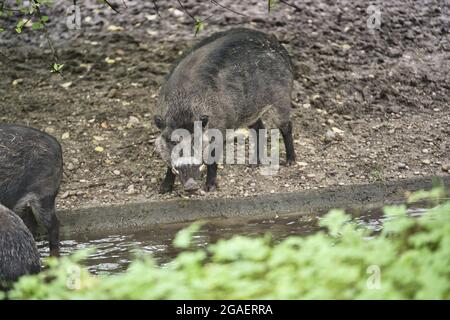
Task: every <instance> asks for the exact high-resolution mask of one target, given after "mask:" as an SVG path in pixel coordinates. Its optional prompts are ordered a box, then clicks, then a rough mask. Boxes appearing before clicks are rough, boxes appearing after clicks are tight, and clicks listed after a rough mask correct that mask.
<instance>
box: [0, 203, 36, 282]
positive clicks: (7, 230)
mask: <svg viewBox="0 0 450 320" xmlns="http://www.w3.org/2000/svg"><path fill="white" fill-rule="evenodd" d="M40 269H41V265H40V258H39V253H38V250H37V248H36V243H35V242H34V239H33V236H32V235H31V233H30V231H29V230H28V229H27V227H26V226H25V224H24V223H23V222H22V220H21V219H20V218H19V217H18V216H17V215H16V214H15V213H13V212H12V211H10V210H8V209H7V208H6V207H4V206H2V205H0V288H2V287H3V289H5V288H7V287H8V284H9V283H11V282H14V281H16V280H17V279H18V278H19V277H20V276H23V275H26V274H35V273H38V272H39V271H40Z"/></svg>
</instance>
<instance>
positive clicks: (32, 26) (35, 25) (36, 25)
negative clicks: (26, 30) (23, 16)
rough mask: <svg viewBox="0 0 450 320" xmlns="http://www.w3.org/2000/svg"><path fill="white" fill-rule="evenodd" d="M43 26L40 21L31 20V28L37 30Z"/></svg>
mask: <svg viewBox="0 0 450 320" xmlns="http://www.w3.org/2000/svg"><path fill="white" fill-rule="evenodd" d="M42 28H44V25H43V24H42V23H41V22H33V24H32V25H31V29H33V30H39V29H42Z"/></svg>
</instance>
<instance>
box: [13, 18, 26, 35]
mask: <svg viewBox="0 0 450 320" xmlns="http://www.w3.org/2000/svg"><path fill="white" fill-rule="evenodd" d="M28 21H29V20H25V19H22V20H20V21H19V22H18V23H17V27H16V32H17V33H22V29H23V27H24V26H25V24H26V23H27V22H28Z"/></svg>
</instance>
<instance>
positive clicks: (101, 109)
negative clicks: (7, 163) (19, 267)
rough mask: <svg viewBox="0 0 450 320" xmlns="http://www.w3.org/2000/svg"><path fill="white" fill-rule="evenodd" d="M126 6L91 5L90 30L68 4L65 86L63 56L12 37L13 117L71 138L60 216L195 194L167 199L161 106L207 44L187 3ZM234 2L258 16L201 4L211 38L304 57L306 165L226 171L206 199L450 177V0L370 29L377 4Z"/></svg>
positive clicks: (300, 117) (1, 89)
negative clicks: (176, 73)
mask: <svg viewBox="0 0 450 320" xmlns="http://www.w3.org/2000/svg"><path fill="white" fill-rule="evenodd" d="M117 3H118V4H119V5H121V1H117ZM126 3H127V6H128V8H120V12H121V14H117V13H114V12H113V11H112V10H111V9H103V8H104V7H103V6H102V5H101V4H99V3H98V2H97V1H84V2H82V3H81V12H82V17H83V19H82V29H81V30H68V29H67V26H66V24H65V19H66V17H65V10H66V8H67V5H68V4H67V2H65V1H57V3H56V6H55V8H54V9H53V11H54V12H53V14H54V15H52V16H53V17H54V19H53V21H52V22H51V24H50V36H51V38H52V39H54V41H55V45H56V47H57V49H58V53H59V55H60V57H61V61H62V62H64V63H65V64H66V65H65V68H64V74H63V78H61V77H60V76H59V75H52V74H50V73H49V67H48V64H49V62H50V61H51V58H50V57H51V55H50V51H49V50H48V48H47V44H46V42H45V39H44V38H43V37H36V36H35V35H34V33H35V32H37V31H31V30H25V31H24V33H23V34H21V35H20V36H17V35H14V34H13V33H10V32H4V33H2V34H0V44H1V49H0V50H1V52H2V53H3V54H4V55H6V56H7V57H8V58H6V57H5V56H4V55H2V56H0V70H1V75H0V121H2V122H10V123H22V124H26V125H30V126H33V127H37V128H40V129H43V130H46V131H47V132H49V133H51V134H53V135H54V136H56V137H57V138H58V139H59V140H60V142H61V143H62V146H63V149H64V157H65V176H64V181H63V185H62V188H61V192H60V196H59V199H58V205H59V207H60V208H76V207H82V206H98V205H104V204H121V203H127V202H139V201H144V200H145V201H147V200H155V201H156V200H161V199H169V198H177V197H180V196H182V195H181V194H180V193H179V192H174V193H173V194H170V195H159V194H158V188H159V183H160V181H161V179H162V177H163V174H164V170H165V169H164V164H163V163H162V161H161V160H160V159H159V158H158V156H157V155H156V154H155V153H154V140H155V137H156V136H157V130H156V127H155V126H154V124H153V122H152V110H153V108H154V105H155V101H156V98H157V91H158V88H159V86H160V84H161V83H162V81H163V78H164V75H165V74H166V73H167V72H168V70H169V68H170V65H171V63H172V62H173V61H174V60H175V59H176V58H177V57H178V56H179V55H180V54H181V53H182V52H183V51H184V50H186V49H187V48H188V47H189V46H190V45H192V44H193V43H195V41H197V39H196V38H194V36H193V26H192V20H190V18H189V17H188V16H187V15H185V14H183V13H182V12H181V11H179V10H178V9H179V8H178V5H177V2H176V1H164V2H161V3H160V5H159V12H160V16H158V15H157V14H156V12H155V9H154V7H153V3H152V1H126ZM158 3H159V2H158ZM220 3H221V4H223V5H225V6H228V7H230V8H233V9H234V10H236V11H238V12H241V13H243V14H245V15H246V16H241V15H237V14H234V13H232V12H229V11H226V10H224V9H221V8H220V7H217V6H215V5H214V4H212V3H211V2H209V1H202V2H200V1H187V4H186V8H187V9H188V10H190V11H191V12H192V14H194V15H196V16H199V17H202V18H206V17H208V16H210V15H213V16H212V17H211V18H210V19H208V20H207V22H206V28H205V30H203V31H202V32H201V33H200V34H199V35H198V36H197V37H198V38H202V37H204V36H206V35H209V34H211V33H214V32H215V31H219V30H224V29H227V28H232V27H238V26H245V27H250V28H255V29H259V30H263V31H266V32H272V33H274V34H276V36H277V37H278V38H279V39H280V41H282V43H283V44H284V45H285V47H286V48H287V49H288V51H289V53H290V55H291V57H292V61H293V63H294V66H295V70H296V82H295V92H294V97H293V98H294V107H295V109H294V113H293V122H294V134H295V136H294V138H295V146H296V149H297V155H298V164H297V165H296V166H293V167H282V168H281V169H280V172H279V174H278V175H275V176H271V177H266V176H262V175H260V173H259V169H258V168H251V167H247V166H239V165H234V166H231V165H230V166H227V165H225V166H224V168H223V169H222V170H220V171H219V176H218V184H219V189H218V190H217V191H216V192H214V193H206V194H200V195H196V196H192V197H193V198H201V199H211V198H229V197H232V198H235V197H252V196H255V195H262V194H268V193H278V192H281V193H284V192H294V191H302V190H308V189H320V188H324V187H329V186H336V185H352V184H365V183H369V182H374V181H379V182H385V181H392V180H398V179H406V178H414V177H421V176H430V175H441V176H442V175H448V171H447V170H448V165H449V162H450V73H449V71H450V36H449V14H448V13H449V12H450V5H449V3H448V2H445V1H444V2H443V1H429V3H428V2H427V3H425V2H424V3H422V2H417V3H415V4H412V3H411V4H410V3H405V2H404V1H401V0H395V1H380V2H379V4H378V5H379V7H380V9H381V19H382V20H381V21H382V23H381V28H380V29H379V30H375V31H374V32H371V31H370V29H369V28H368V27H367V19H368V17H369V15H368V14H367V13H366V8H367V7H368V6H369V4H371V1H357V2H356V3H355V2H354V1H347V0H342V1H331V0H329V1H324V0H322V1H296V3H297V5H298V6H299V7H300V8H301V9H302V10H301V11H297V10H295V9H293V8H291V7H288V6H282V5H280V6H278V7H277V8H276V9H275V11H274V12H272V13H271V14H270V15H268V14H267V8H266V4H267V1H242V2H238V1H229V0H227V1H225V0H223V1H221V2H220ZM18 79H19V80H18ZM20 79H21V80H20ZM266 125H267V126H268V127H270V119H268V120H267V121H266ZM333 128H334V129H333ZM333 130H334V133H331V132H333ZM327 132H328V133H327ZM97 147H101V148H97ZM96 150H97V151H96ZM101 150H103V151H102V152H99V151H101ZM283 157H284V155H282V158H281V159H284V158H283ZM178 190H180V187H178V188H177V191H178Z"/></svg>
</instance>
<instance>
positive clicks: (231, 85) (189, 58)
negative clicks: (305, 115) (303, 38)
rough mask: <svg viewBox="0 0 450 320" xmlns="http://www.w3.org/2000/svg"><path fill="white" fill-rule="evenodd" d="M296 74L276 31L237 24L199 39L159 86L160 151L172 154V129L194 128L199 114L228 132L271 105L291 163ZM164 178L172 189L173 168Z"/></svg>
mask: <svg viewBox="0 0 450 320" xmlns="http://www.w3.org/2000/svg"><path fill="white" fill-rule="evenodd" d="M293 78H294V75H293V70H292V63H291V61H290V58H289V55H288V53H287V51H286V49H285V48H284V47H283V46H282V45H281V44H280V43H279V42H278V40H277V39H276V37H274V36H272V35H268V34H265V33H263V32H260V31H256V30H251V29H244V28H238V29H231V30H228V31H225V32H219V33H216V34H214V35H212V36H210V37H208V38H206V39H204V40H202V41H200V42H199V43H197V44H196V45H194V46H193V47H192V48H191V49H190V50H188V51H187V52H186V53H185V54H184V55H183V56H182V57H181V58H180V59H179V60H178V61H177V62H176V63H175V64H174V67H173V68H172V70H171V72H170V73H169V75H168V77H167V78H166V82H165V83H164V84H163V85H162V87H161V90H160V92H159V96H158V102H157V104H156V108H155V119H159V120H158V124H157V125H158V127H159V128H160V129H161V130H162V132H161V136H160V137H159V138H158V139H157V143H156V146H157V149H158V151H159V153H160V154H161V156H162V157H163V159H164V160H165V161H168V160H170V159H169V155H170V154H171V150H172V149H173V144H172V143H171V141H170V138H171V135H172V132H173V131H174V130H175V129H181V128H182V129H188V130H189V131H191V128H193V123H194V122H195V121H199V120H200V119H205V118H207V119H208V121H207V124H206V125H204V126H203V127H204V128H205V129H212V128H213V129H218V130H220V131H221V132H222V134H225V132H226V129H237V128H242V127H250V126H253V125H255V124H256V123H261V125H260V126H262V122H261V117H262V116H263V115H264V113H265V112H266V111H267V110H268V109H272V110H273V111H274V117H273V120H274V123H275V125H276V126H277V127H278V128H279V129H280V131H281V133H282V135H283V139H284V141H285V147H286V151H287V152H286V158H287V161H286V163H287V164H292V163H293V162H294V161H295V153H294V147H293V138H292V124H291V121H290V111H291V91H292V84H293ZM162 123H164V125H161V124H162ZM168 166H169V168H170V167H171V164H170V163H168ZM209 169H211V170H209V171H208V173H210V174H209V176H210V178H211V179H209V181H210V182H211V183H215V182H214V181H215V178H214V175H215V173H214V172H215V169H214V166H211V167H210V168H209ZM213 169H214V170H213ZM177 171H178V172H180V170H177ZM207 180H208V179H207ZM165 181H166V182H167V183H166V185H165V186H164V187H162V190H171V189H172V186H173V181H174V177H173V176H172V173H171V171H170V170H168V171H167V174H166V179H165ZM210 187H211V186H210ZM207 189H208V188H207ZM211 189H213V188H209V190H211Z"/></svg>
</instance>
